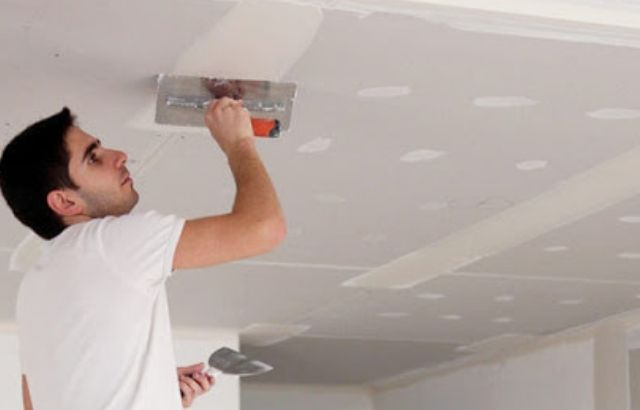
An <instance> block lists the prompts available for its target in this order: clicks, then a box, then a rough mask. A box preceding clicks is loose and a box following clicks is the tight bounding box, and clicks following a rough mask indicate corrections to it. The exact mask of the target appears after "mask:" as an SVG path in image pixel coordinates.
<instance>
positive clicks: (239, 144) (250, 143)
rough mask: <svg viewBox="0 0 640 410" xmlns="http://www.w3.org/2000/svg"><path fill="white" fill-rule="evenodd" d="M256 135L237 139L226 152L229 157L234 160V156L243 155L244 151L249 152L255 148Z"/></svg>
mask: <svg viewBox="0 0 640 410" xmlns="http://www.w3.org/2000/svg"><path fill="white" fill-rule="evenodd" d="M254 139H255V138H254V137H242V138H239V139H237V140H236V141H235V142H234V144H233V146H231V147H230V148H229V150H228V151H227V152H226V154H227V158H228V159H229V160H232V159H233V157H236V156H238V155H242V154H243V153H245V152H247V151H253V150H255V142H254Z"/></svg>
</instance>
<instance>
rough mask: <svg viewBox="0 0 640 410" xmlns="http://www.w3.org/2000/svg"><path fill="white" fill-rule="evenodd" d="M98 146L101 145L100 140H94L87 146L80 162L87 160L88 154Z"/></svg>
mask: <svg viewBox="0 0 640 410" xmlns="http://www.w3.org/2000/svg"><path fill="white" fill-rule="evenodd" d="M100 144H101V142H100V140H95V141H93V142H92V143H91V144H89V146H88V147H87V148H86V149H85V150H84V155H83V156H82V162H85V161H86V160H87V157H89V154H91V151H93V150H94V149H96V148H98V147H99V146H100Z"/></svg>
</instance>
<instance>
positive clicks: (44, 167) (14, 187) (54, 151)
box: [0, 107, 78, 239]
mask: <svg viewBox="0 0 640 410" xmlns="http://www.w3.org/2000/svg"><path fill="white" fill-rule="evenodd" d="M74 121H75V117H74V116H73V115H72V114H71V111H70V110H69V109H68V108H67V107H64V108H63V109H62V111H60V112H59V113H57V114H54V115H52V116H50V117H47V118H45V119H43V120H41V121H38V122H36V123H35V124H33V125H31V126H29V127H28V128H27V129H25V130H24V131H22V132H21V133H20V134H18V135H17V136H16V137H15V138H14V139H13V140H11V142H9V144H8V145H7V146H6V147H5V148H4V151H3V153H2V157H1V158H0V189H2V195H3V196H4V199H5V200H6V201H7V204H8V205H9V207H10V208H11V211H13V214H14V215H15V216H16V218H18V220H20V222H22V223H23V224H25V225H26V226H28V227H29V228H31V229H32V230H33V231H34V232H35V233H37V234H38V235H39V236H41V237H42V238H44V239H52V238H55V237H56V236H57V235H58V234H59V233H60V232H62V231H63V230H64V229H65V227H66V226H65V225H64V223H63V222H62V218H61V217H60V215H58V214H56V213H55V212H54V211H53V210H52V209H51V208H50V207H49V205H48V203H47V195H48V194H49V192H51V191H53V190H55V189H60V188H71V189H78V187H77V186H76V184H74V182H73V181H72V180H71V176H70V175H69V152H68V149H67V143H66V140H65V135H66V134H67V131H68V130H69V128H70V127H71V126H73V125H74Z"/></svg>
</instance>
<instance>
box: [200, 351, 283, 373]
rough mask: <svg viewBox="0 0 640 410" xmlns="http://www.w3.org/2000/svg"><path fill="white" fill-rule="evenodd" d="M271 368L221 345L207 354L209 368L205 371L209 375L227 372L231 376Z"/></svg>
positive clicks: (264, 371)
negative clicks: (209, 354)
mask: <svg viewBox="0 0 640 410" xmlns="http://www.w3.org/2000/svg"><path fill="white" fill-rule="evenodd" d="M271 370H273V367H272V366H269V365H268V364H266V363H263V362H261V361H259V360H253V359H249V358H248V357H247V356H245V355H243V354H242V353H240V352H238V351H237V350H233V349H231V348H229V347H222V348H220V349H218V350H216V351H215V352H213V353H212V354H211V356H209V368H207V370H205V373H207V374H209V375H210V376H217V375H219V374H228V375H231V376H257V375H259V374H262V373H266V372H269V371H271Z"/></svg>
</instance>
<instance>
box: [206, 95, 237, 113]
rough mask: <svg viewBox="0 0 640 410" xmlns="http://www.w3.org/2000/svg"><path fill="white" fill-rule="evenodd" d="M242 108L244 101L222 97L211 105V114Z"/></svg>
mask: <svg viewBox="0 0 640 410" xmlns="http://www.w3.org/2000/svg"><path fill="white" fill-rule="evenodd" d="M235 107H242V100H234V99H232V98H229V97H222V98H219V99H216V100H214V101H213V102H212V103H210V104H209V108H208V110H209V112H220V111H223V110H225V109H227V108H235Z"/></svg>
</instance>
